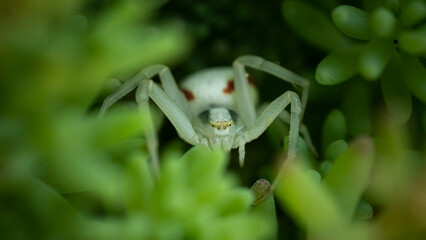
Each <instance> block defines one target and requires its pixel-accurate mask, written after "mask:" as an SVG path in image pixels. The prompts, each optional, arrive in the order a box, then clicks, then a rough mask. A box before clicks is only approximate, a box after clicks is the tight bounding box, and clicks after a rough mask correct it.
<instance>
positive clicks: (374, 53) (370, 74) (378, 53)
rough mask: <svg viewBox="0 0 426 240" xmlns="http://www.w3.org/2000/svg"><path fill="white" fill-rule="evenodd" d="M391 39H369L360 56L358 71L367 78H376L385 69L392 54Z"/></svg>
mask: <svg viewBox="0 0 426 240" xmlns="http://www.w3.org/2000/svg"><path fill="white" fill-rule="evenodd" d="M392 50H393V42H392V40H391V39H374V40H372V41H370V42H369V43H368V44H367V46H366V47H365V49H364V52H363V53H362V54H361V57H360V72H361V74H362V75H363V76H364V77H365V78H367V79H369V80H375V79H377V78H378V77H379V76H380V75H381V74H382V72H383V70H384V69H385V67H386V65H387V63H388V62H389V59H390V57H391V55H392Z"/></svg>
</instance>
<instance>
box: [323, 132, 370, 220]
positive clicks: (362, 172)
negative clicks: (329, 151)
mask: <svg viewBox="0 0 426 240" xmlns="http://www.w3.org/2000/svg"><path fill="white" fill-rule="evenodd" d="M373 162H374V144H373V141H372V140H371V139H368V138H361V139H359V140H357V141H356V142H354V143H353V144H351V146H350V147H349V148H348V150H347V151H345V152H344V153H343V154H342V155H340V157H338V159H337V160H336V161H335V162H334V165H333V167H332V168H331V170H330V172H329V173H328V174H327V176H326V178H325V180H324V184H326V185H327V186H328V187H329V188H330V189H331V190H332V191H333V194H334V196H335V197H336V199H337V200H338V202H339V205H340V206H341V207H342V210H343V212H344V213H345V216H346V217H347V218H348V220H350V219H352V217H353V214H354V211H355V208H356V206H357V204H358V202H359V200H360V198H361V195H362V193H363V192H364V191H365V189H366V188H367V186H368V184H369V182H370V175H371V172H372V167H373Z"/></svg>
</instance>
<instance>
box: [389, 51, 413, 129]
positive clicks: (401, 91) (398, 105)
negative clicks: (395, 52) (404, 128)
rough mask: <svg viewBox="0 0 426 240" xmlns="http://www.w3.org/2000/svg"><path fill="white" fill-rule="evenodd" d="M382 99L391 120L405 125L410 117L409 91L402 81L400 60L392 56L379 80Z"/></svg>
mask: <svg viewBox="0 0 426 240" xmlns="http://www.w3.org/2000/svg"><path fill="white" fill-rule="evenodd" d="M381 85H382V94H383V99H384V100H385V104H386V107H387V109H388V110H389V112H390V114H391V116H392V117H393V119H395V120H396V121H397V122H398V123H405V122H406V121H408V119H409V118H410V116H411V111H412V103H411V91H410V89H409V88H408V86H407V84H406V83H405V81H404V76H403V74H402V70H401V64H400V59H399V58H398V57H397V56H393V57H392V59H391V61H390V62H389V64H388V66H387V67H386V69H385V71H384V73H383V75H382V80H381Z"/></svg>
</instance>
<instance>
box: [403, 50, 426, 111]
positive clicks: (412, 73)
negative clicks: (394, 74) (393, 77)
mask: <svg viewBox="0 0 426 240" xmlns="http://www.w3.org/2000/svg"><path fill="white" fill-rule="evenodd" d="M401 64H402V65H401V66H402V73H403V75H404V79H405V82H406V83H407V84H408V85H409V86H410V88H411V91H412V92H413V94H414V96H416V97H417V98H418V99H420V100H421V101H423V102H424V103H426V69H425V67H424V66H423V64H422V63H421V62H420V61H419V59H418V58H417V57H414V56H411V55H408V54H401Z"/></svg>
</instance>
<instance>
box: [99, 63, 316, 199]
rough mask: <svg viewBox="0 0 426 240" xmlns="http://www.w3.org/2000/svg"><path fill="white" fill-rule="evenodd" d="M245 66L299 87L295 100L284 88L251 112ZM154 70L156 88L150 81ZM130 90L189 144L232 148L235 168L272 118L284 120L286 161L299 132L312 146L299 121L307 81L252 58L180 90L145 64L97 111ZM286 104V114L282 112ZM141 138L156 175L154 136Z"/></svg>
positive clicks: (161, 69)
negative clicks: (235, 150)
mask: <svg viewBox="0 0 426 240" xmlns="http://www.w3.org/2000/svg"><path fill="white" fill-rule="evenodd" d="M245 67H251V68H254V69H258V70H261V71H264V72H266V73H269V74H271V75H274V76H276V77H278V78H280V79H281V80H284V81H287V82H290V83H291V84H294V85H296V86H299V87H301V88H302V95H301V98H299V95H298V94H296V93H295V92H292V91H285V92H283V94H282V95H280V96H279V97H278V98H276V99H275V100H274V101H273V102H271V103H270V104H269V105H268V106H267V107H266V108H264V110H263V111H262V112H261V113H260V114H257V112H256V107H255V106H256V104H257V101H258V93H257V91H256V89H255V87H254V86H253V84H252V81H251V80H250V78H249V77H248V74H247V73H246V71H245ZM157 74H158V75H159V77H160V81H161V85H162V88H160V87H159V86H158V85H157V84H156V83H154V82H153V81H152V80H151V78H152V77H154V76H155V75H157ZM135 88H136V89H137V90H136V101H137V102H138V104H139V106H140V107H141V109H143V110H146V112H145V113H146V114H148V115H149V105H148V100H149V98H151V99H152V100H153V101H154V102H155V103H156V104H157V105H158V107H159V108H160V109H161V110H162V111H163V113H164V114H165V115H166V117H167V118H168V119H169V120H170V122H171V123H172V124H173V126H174V127H175V128H176V131H177V133H178V135H179V136H180V137H181V138H182V139H184V140H185V141H186V142H188V143H190V144H193V145H196V144H203V145H206V146H209V147H222V148H224V149H225V150H227V151H229V150H231V149H233V148H238V149H239V155H240V157H239V159H240V165H241V166H242V165H243V163H244V158H245V156H244V155H245V144H246V143H248V142H251V141H252V140H254V139H256V138H258V137H259V136H260V135H261V134H262V133H263V132H264V131H265V130H266V129H267V128H268V127H269V125H270V124H271V123H272V121H274V119H276V118H279V119H281V120H283V121H284V122H287V123H289V124H290V132H289V148H288V154H287V160H286V161H287V162H291V161H292V160H293V159H294V158H295V157H296V150H297V141H298V137H299V130H300V131H301V133H302V134H303V135H304V136H305V139H306V140H307V142H308V145H310V146H312V145H311V144H310V140H309V135H308V133H307V130H306V128H305V127H304V126H303V125H300V123H301V119H302V117H303V112H304V108H305V106H306V102H307V97H308V88H309V81H308V80H306V79H304V78H302V77H300V76H299V75H297V74H295V73H293V72H291V71H289V70H287V69H285V68H283V67H281V66H279V65H277V64H275V63H272V62H269V61H266V60H264V59H262V58H260V57H257V56H243V57H240V58H238V59H237V60H235V62H234V64H233V67H232V68H231V67H222V68H212V69H206V70H202V71H199V72H197V73H194V74H192V75H190V76H189V77H188V78H186V79H185V80H184V81H182V83H181V85H180V88H179V87H178V86H177V84H176V82H175V80H174V78H173V76H172V74H171V72H170V70H169V68H168V67H166V66H164V65H151V66H148V67H146V68H145V69H143V70H142V71H141V72H140V73H139V74H137V75H136V76H135V77H133V78H132V79H130V80H129V81H127V82H125V83H124V84H123V85H122V86H121V87H120V88H119V89H118V90H116V91H115V92H114V93H113V94H111V95H110V96H108V98H107V99H105V101H104V104H103V105H102V108H101V115H103V114H105V112H106V111H107V110H108V108H109V107H110V106H111V105H112V104H114V103H115V102H116V101H118V100H119V99H120V98H122V97H123V96H124V95H126V94H128V93H129V92H131V91H132V90H134V89H135ZM289 105H290V112H289V111H287V110H285V108H286V107H287V106H289ZM149 118H150V116H149ZM151 121H152V120H151ZM150 125H152V122H151V123H150ZM146 138H147V145H148V151H149V153H150V155H151V158H152V163H153V164H152V165H153V168H154V171H155V172H156V173H157V174H158V152H157V151H158V150H157V146H158V143H157V137H156V135H155V133H153V132H152V131H148V132H147V135H146ZM312 149H313V147H312ZM282 170H283V168H281V170H280V173H279V174H278V177H277V178H276V179H275V181H274V182H273V184H272V186H271V189H270V191H268V192H267V193H265V194H264V196H263V197H261V198H260V201H261V200H263V199H265V198H266V197H267V196H269V194H271V192H272V191H273V189H274V188H275V187H276V185H277V183H278V181H279V179H280V177H281V175H282V172H283V171H282ZM258 200H259V199H258ZM260 201H257V202H260Z"/></svg>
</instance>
